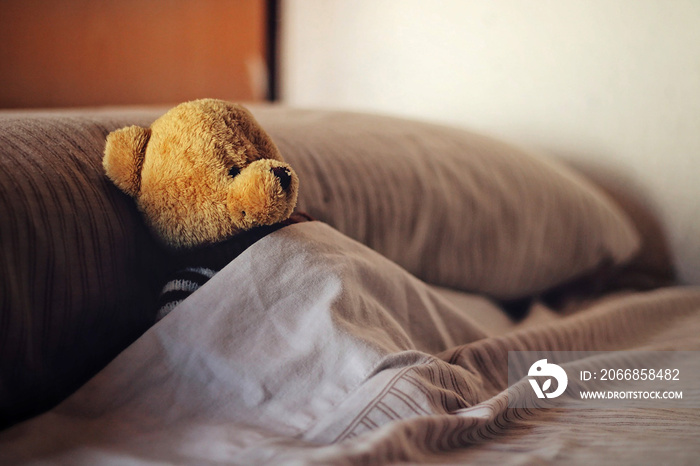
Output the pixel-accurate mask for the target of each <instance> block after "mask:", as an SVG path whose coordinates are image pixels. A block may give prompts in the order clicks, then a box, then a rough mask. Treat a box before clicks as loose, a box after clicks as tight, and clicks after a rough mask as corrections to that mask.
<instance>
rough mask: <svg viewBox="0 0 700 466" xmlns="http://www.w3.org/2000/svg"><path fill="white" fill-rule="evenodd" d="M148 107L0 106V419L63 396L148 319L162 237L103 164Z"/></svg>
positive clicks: (144, 118) (146, 118)
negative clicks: (108, 149) (156, 237)
mask: <svg viewBox="0 0 700 466" xmlns="http://www.w3.org/2000/svg"><path fill="white" fill-rule="evenodd" d="M157 114H158V112H153V111H149V112H146V111H142V112H139V111H121V112H116V111H95V112H85V111H71V112H17V111H7V112H2V113H0V219H1V220H0V413H1V414H0V428H1V427H2V426H4V425H8V424H10V423H12V422H15V421H17V420H19V419H22V418H24V417H27V416H30V415H32V414H35V413H38V412H40V411H42V410H44V409H47V408H49V407H50V406H51V405H52V404H55V403H56V402H58V401H60V399H61V398H63V397H65V396H66V395H68V394H69V393H71V392H72V391H73V390H75V389H76V388H77V387H78V386H79V385H80V384H82V383H83V382H85V381H86V380H87V379H88V378H89V377H91V376H92V375H93V374H94V373H95V372H97V371H98V370H99V369H101V368H102V367H104V365H105V364H107V362H109V361H110V360H111V359H112V358H113V357H114V356H115V355H116V354H117V353H118V352H119V351H121V350H122V349H124V348H125V347H126V346H127V345H128V344H129V343H130V342H131V341H133V340H134V339H135V338H137V337H138V336H139V335H140V334H141V333H143V331H145V330H146V329H147V328H148V326H149V325H150V324H151V323H152V321H153V317H154V314H155V302H154V299H153V298H154V296H155V294H156V293H157V289H158V288H157V287H158V286H159V285H160V284H159V283H157V282H158V281H159V276H158V273H160V272H159V271H160V270H162V267H160V265H159V264H160V259H159V257H160V256H159V249H158V247H157V246H156V245H155V243H154V242H153V240H152V239H151V235H150V233H149V232H148V231H147V229H146V228H145V227H144V225H143V221H142V220H141V218H140V216H139V214H138V212H137V211H136V208H135V207H134V204H133V202H132V201H131V200H130V199H129V198H128V197H127V196H125V195H122V194H121V193H120V192H119V190H117V189H115V188H114V186H112V185H111V183H110V181H109V180H108V179H107V178H106V177H105V175H104V172H103V169H102V152H103V151H104V145H105V137H106V136H107V133H109V132H110V131H112V130H114V129H117V128H120V127H122V126H125V125H127V124H149V122H150V121H151V120H152V119H153V118H154V117H155V116H157Z"/></svg>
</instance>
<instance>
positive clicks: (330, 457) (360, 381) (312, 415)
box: [0, 222, 700, 465]
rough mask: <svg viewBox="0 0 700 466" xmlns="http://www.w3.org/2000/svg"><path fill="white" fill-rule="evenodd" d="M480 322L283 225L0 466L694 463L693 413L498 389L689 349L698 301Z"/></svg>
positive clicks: (8, 441)
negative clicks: (541, 319) (599, 358)
mask: <svg viewBox="0 0 700 466" xmlns="http://www.w3.org/2000/svg"><path fill="white" fill-rule="evenodd" d="M489 312H493V313H501V312H502V311H501V310H500V309H499V307H498V306H497V305H496V304H495V303H493V302H491V301H489V300H488V299H486V298H483V297H480V296H477V295H466V296H465V297H464V298H463V299H462V300H460V305H456V304H455V302H454V301H451V300H448V299H446V298H445V297H444V295H443V294H442V293H440V292H439V290H437V289H436V288H434V287H431V286H429V285H427V284H425V283H423V282H421V281H420V280H418V279H416V278H415V277H413V276H412V275H410V274H409V273H407V272H406V271H405V270H403V269H402V268H400V267H399V266H397V265H396V264H394V263H393V262H391V261H389V260H387V259H385V258H383V257H382V256H381V255H379V254H377V253H376V252H374V251H372V250H370V249H368V248H367V247H365V246H363V245H361V244H359V243H357V242H355V241H353V240H351V239H349V238H347V237H346V236H344V235H342V234H341V233H339V232H337V231H336V230H334V229H332V228H331V227H329V226H327V225H325V224H323V223H320V222H309V223H303V224H298V225H292V226H289V227H286V228H284V229H281V230H279V231H276V232H274V233H272V234H271V235H269V236H267V237H265V238H263V239H262V240H260V241H258V242H257V243H256V244H254V245H253V246H251V247H250V248H249V249H247V250H246V251H245V252H244V253H243V254H242V255H241V256H239V257H238V258H236V259H235V260H234V261H233V262H231V263H230V264H229V265H228V266H227V267H225V268H224V269H223V270H222V271H221V272H219V273H218V274H217V275H215V276H214V277H213V278H212V279H211V280H210V281H209V282H207V283H206V284H205V285H204V286H203V287H202V288H200V289H199V290H198V291H197V292H195V293H194V294H193V295H192V296H190V297H189V298H188V299H186V300H185V301H183V302H182V304H181V305H179V306H178V307H176V308H175V309H174V310H173V311H172V312H171V313H170V314H169V315H168V316H167V317H166V318H165V319H163V320H162V321H160V322H159V323H158V324H156V325H155V326H154V327H152V328H151V329H150V330H149V331H147V332H146V333H145V334H144V335H143V336H142V337H141V338H139V339H138V340H137V341H136V342H135V343H134V344H132V345H131V346H130V347H128V348H127V349H126V350H125V351H124V352H122V353H121V354H120V355H119V356H118V357H117V358H116V359H115V360H113V361H112V363H111V364H109V365H108V366H107V367H106V368H105V369H104V370H102V371H101V372H100V373H99V374H98V375H97V376H96V377H94V378H93V379H92V380H90V381H89V382H88V383H87V384H86V385H84V386H83V387H82V388H81V389H79V390H78V391H77V392H76V393H75V394H74V395H72V396H71V397H70V398H68V399H67V400H66V401H65V402H63V403H62V404H60V405H59V406H57V407H56V408H54V409H53V410H51V411H49V412H47V413H45V414H43V415H41V416H38V417H36V418H34V419H31V420H29V421H26V422H24V423H22V424H19V425H17V426H15V427H13V428H11V429H9V430H7V431H5V432H2V433H0V462H1V463H3V464H5V463H35V462H36V463H44V462H48V463H63V464H133V463H136V464H164V463H165V464H246V465H247V464H384V463H417V462H433V463H435V462H437V463H463V462H468V461H473V462H479V463H486V464H489V463H491V464H531V463H539V462H549V461H552V462H557V463H559V462H561V463H563V462H567V463H570V464H571V463H574V464H605V463H614V464H621V463H625V464H657V463H668V464H683V463H685V464H693V463H695V462H696V461H697V459H698V458H700V442H698V436H699V434H700V412H699V411H698V410H697V409H687V408H673V409H667V408H663V409H662V408H653V407H652V408H620V409H617V410H616V409H601V410H595V409H584V408H581V407H578V409H577V408H576V407H575V406H569V405H567V404H560V405H557V406H552V407H548V408H542V409H524V408H523V409H519V408H509V407H508V396H509V392H508V390H507V388H508V352H509V351H516V350H519V351H526V350H531V351H535V350H541V351H545V350H549V351H555V350H558V351H616V350H635V349H644V350H653V349H659V350H666V351H668V350H686V351H694V350H698V349H700V338H698V331H699V330H700V289H697V288H691V287H675V288H667V289H660V290H656V291H653V292H646V293H628V294H624V295H619V296H611V297H608V298H606V299H603V300H599V301H597V302H595V303H592V304H590V305H588V306H587V307H586V308H585V309H584V310H581V311H579V312H576V313H575V314H573V315H571V316H567V317H563V318H557V319H553V320H552V321H551V322H548V323H544V324H540V325H536V326H529V327H526V328H523V329H516V330H514V331H510V332H507V333H504V334H502V335H497V336H493V335H490V334H489V332H487V331H486V330H485V329H484V327H483V326H482V325H481V324H480V323H479V321H478V319H477V318H476V316H478V315H484V314H485V313H486V314H487V313H489ZM692 388H693V387H686V389H687V390H691V389H692ZM698 388H700V387H695V390H696V391H697V389H698ZM511 396H512V395H511ZM572 403H573V402H572Z"/></svg>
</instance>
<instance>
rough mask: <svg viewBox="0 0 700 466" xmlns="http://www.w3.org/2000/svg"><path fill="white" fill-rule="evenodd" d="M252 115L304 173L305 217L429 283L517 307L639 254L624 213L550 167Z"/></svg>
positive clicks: (293, 115)
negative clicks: (521, 300)
mask: <svg viewBox="0 0 700 466" xmlns="http://www.w3.org/2000/svg"><path fill="white" fill-rule="evenodd" d="M255 110H256V111H255V112H254V113H255V115H256V117H257V118H258V121H259V122H260V123H261V124H262V125H263V127H265V128H266V129H267V131H268V132H269V133H270V134H271V136H272V139H273V140H274V141H275V143H276V144H277V145H278V147H279V148H280V151H281V152H282V155H283V156H284V157H285V158H286V159H287V161H289V162H290V163H291V164H292V165H293V166H294V167H295V169H296V171H297V173H298V175H299V179H300V195H299V208H300V209H302V210H305V211H306V212H308V213H309V214H311V215H312V216H314V217H316V218H317V219H319V220H323V221H325V222H327V223H329V224H330V225H332V226H334V227H335V228H337V229H339V230H340V231H341V232H343V233H345V234H347V235H348V236H350V237H352V238H355V239H357V240H358V241H360V242H362V243H365V244H367V245H368V246H370V247H372V248H373V249H375V250H377V251H379V252H380V253H382V254H384V255H385V256H387V257H388V258H389V259H392V260H393V261H395V262H397V263H398V264H400V265H402V266H403V267H404V268H406V269H407V270H408V271H410V272H412V273H413V274H415V275H417V276H418V277H420V278H422V279H423V280H425V281H427V282H429V283H433V284H437V285H442V286H447V287H452V288H458V289H461V290H466V291H473V292H478V293H484V294H487V295H489V296H492V297H495V298H498V299H504V300H509V299H518V298H521V297H526V296H529V295H533V294H536V293H539V292H542V291H545V290H548V289H550V288H552V287H554V286H556V285H559V284H561V283H564V282H567V281H569V280H572V279H576V278H579V277H581V276H582V275H584V274H586V273H588V272H591V271H593V270H594V269H596V268H597V267H598V266H600V265H601V264H612V265H615V264H621V263H623V262H625V261H626V260H628V259H630V258H631V257H632V255H633V254H634V253H635V252H636V251H637V249H638V248H639V244H640V240H639V237H638V234H637V231H636V229H635V227H634V226H633V225H632V224H631V222H630V221H629V219H628V218H627V216H626V215H625V214H624V213H623V212H622V210H621V209H620V208H618V206H617V205H616V204H615V203H614V202H613V201H612V200H611V199H610V198H609V197H607V196H606V195H605V194H603V192H602V191H600V190H599V189H598V188H596V187H595V186H593V185H592V184H591V183H589V182H588V181H587V180H585V179H584V178H583V177H581V176H579V175H577V174H576V173H574V172H573V171H572V170H570V169H568V168H566V167H565V166H563V165H562V164H560V163H557V162H555V161H554V160H550V159H547V158H543V157H540V156H537V155H534V154H530V153H527V152H525V151H523V150H521V149H518V148H515V147H512V146H510V145H508V144H505V143H503V142H500V141H497V140H494V139H491V138H487V137H484V136H481V135H478V134H474V133H471V132H469V131H466V130H463V129H457V128H450V127H445V126H440V125H432V124H427V123H422V122H418V121H409V120H404V119H399V118H391V117H386V116H372V115H366V114H359V113H347V112H323V111H313V110H289V109H282V108H274V107H272V108H259V109H255Z"/></svg>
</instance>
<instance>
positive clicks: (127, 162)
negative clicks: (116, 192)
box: [102, 126, 151, 197]
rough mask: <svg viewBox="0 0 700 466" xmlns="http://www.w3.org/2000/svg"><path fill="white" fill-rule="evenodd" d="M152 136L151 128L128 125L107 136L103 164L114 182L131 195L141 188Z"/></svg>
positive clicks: (134, 194)
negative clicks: (144, 162)
mask: <svg viewBox="0 0 700 466" xmlns="http://www.w3.org/2000/svg"><path fill="white" fill-rule="evenodd" d="M150 137H151V130H150V129H149V128H141V127H140V126H128V127H126V128H122V129H119V130H117V131H112V132H111V133H109V135H108V136H107V145H106V146H105V155H104V158H103V159H102V166H103V167H104V169H105V172H106V173H107V176H108V177H109V178H110V179H111V180H112V181H113V182H114V184H115V185H117V187H118V188H119V189H121V190H122V191H124V192H125V193H126V194H128V195H129V196H131V197H134V196H136V195H137V194H138V192H139V189H140V188H141V168H142V167H143V159H144V157H145V156H146V145H147V144H148V140H149V139H150Z"/></svg>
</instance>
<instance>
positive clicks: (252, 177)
mask: <svg viewBox="0 0 700 466" xmlns="http://www.w3.org/2000/svg"><path fill="white" fill-rule="evenodd" d="M103 166H104V169H105V172H106V174H107V176H108V177H109V178H110V179H111V180H112V182H113V183H114V184H115V185H116V186H117V187H118V188H119V189H121V190H122V191H123V192H124V193H126V194H127V195H129V196H131V197H132V198H133V199H134V200H135V202H136V205H137V207H138V209H139V211H140V212H141V213H142V215H143V217H144V218H145V220H146V223H147V224H148V226H149V227H150V229H151V231H152V232H153V233H154V235H155V237H156V238H157V239H158V240H160V242H161V243H162V244H163V245H164V246H165V247H166V249H168V250H169V251H170V252H171V253H172V254H171V258H172V263H173V264H174V265H173V266H172V267H173V268H174V269H175V270H177V272H175V274H174V275H173V277H172V278H171V279H170V280H169V281H168V282H167V283H166V285H165V287H164V288H163V292H162V293H161V296H160V303H159V308H158V312H157V319H158V320H159V319H161V318H163V317H164V316H165V315H167V314H168V313H169V312H170V311H171V310H172V309H173V308H174V307H175V306H176V305H177V304H179V302H181V301H182V300H183V299H184V298H186V297H187V296H188V295H189V294H191V293H193V292H194V291H195V290H196V289H198V288H199V287H200V286H202V285H203V284H204V283H205V282H206V281H207V280H208V279H209V278H211V277H212V276H213V275H214V274H215V273H216V272H217V271H219V270H221V269H222V268H223V267H224V266H225V265H226V264H228V263H229V262H230V261H231V260H233V259H234V258H235V257H236V256H238V255H239V254H241V253H242V252H243V251H244V250H245V249H246V248H247V247H249V246H250V245H251V244H253V243H254V242H255V241H257V240H259V239H260V238H262V237H264V236H265V235H267V234H269V233H271V232H273V231H275V230H277V229H279V228H282V227H284V226H286V225H289V224H291V223H297V222H300V221H306V220H309V217H308V216H306V215H304V214H299V215H294V216H293V215H292V213H293V211H294V208H295V205H296V202H297V193H298V188H299V178H298V177H297V174H296V173H295V172H294V169H293V168H292V167H291V166H290V165H289V164H288V163H286V162H285V161H284V159H283V158H282V155H281V154H280V151H279V150H278V148H277V146H276V145H275V144H274V143H273V141H272V139H271V138H270V136H269V135H268V134H267V133H266V132H265V130H263V128H262V127H261V126H260V125H259V124H258V122H257V121H256V120H255V118H254V117H253V115H252V114H251V113H250V112H249V111H248V110H247V109H246V108H245V107H243V106H241V105H238V104H234V103H231V102H226V101H222V100H216V99H201V100H195V101H191V102H186V103H182V104H180V105H178V106H176V107H174V108H172V109H171V110H169V111H168V112H167V113H165V114H164V115H163V116H161V117H160V118H158V119H157V120H155V121H154V122H153V123H152V124H151V126H150V127H149V128H143V127H139V126H129V127H126V128H122V129H119V130H116V131H113V132H111V133H110V134H109V135H108V136H107V141H106V146H105V152H104V158H103Z"/></svg>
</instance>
